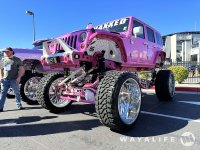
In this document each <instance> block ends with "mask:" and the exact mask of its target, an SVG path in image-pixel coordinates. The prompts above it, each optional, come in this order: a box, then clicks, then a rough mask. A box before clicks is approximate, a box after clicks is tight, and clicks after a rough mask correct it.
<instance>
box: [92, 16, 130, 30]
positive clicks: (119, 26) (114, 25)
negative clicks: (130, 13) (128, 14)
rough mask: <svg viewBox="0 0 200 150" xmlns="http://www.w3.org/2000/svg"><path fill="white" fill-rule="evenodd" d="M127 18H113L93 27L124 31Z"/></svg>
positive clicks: (127, 21)
mask: <svg viewBox="0 0 200 150" xmlns="http://www.w3.org/2000/svg"><path fill="white" fill-rule="evenodd" d="M128 25H129V18H122V19H118V20H114V21H111V22H108V23H105V24H102V25H99V26H97V27H95V29H100V30H109V31H114V32H125V31H127V30H128Z"/></svg>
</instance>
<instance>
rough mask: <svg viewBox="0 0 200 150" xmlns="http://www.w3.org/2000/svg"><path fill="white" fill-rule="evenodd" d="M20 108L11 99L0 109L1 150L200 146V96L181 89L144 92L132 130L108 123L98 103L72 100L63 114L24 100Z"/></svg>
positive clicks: (182, 149)
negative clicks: (165, 97) (171, 93)
mask: <svg viewBox="0 0 200 150" xmlns="http://www.w3.org/2000/svg"><path fill="white" fill-rule="evenodd" d="M23 105H24V107H25V108H26V109H25V110H17V109H16V106H15V101H14V99H7V101H6V105H5V110H4V112H0V145H1V146H0V150H15V149H16V150H18V149H20V150H58V149H59V150H129V149H130V150H133V149H148V150H155V149H162V150H165V149H176V150H179V149H180V150H184V149H190V150H193V149H194V150H197V149H199V148H200V128H199V127H200V94H195V93H191V94H183V93H177V94H176V95H175V98H174V100H173V101H171V102H160V101H158V99H157V98H156V96H155V93H154V91H153V90H144V93H143V99H142V108H141V114H140V116H139V118H138V120H137V122H136V124H135V126H134V128H133V129H131V130H130V131H128V132H124V133H116V132H113V131H111V130H110V129H109V128H107V127H105V126H103V125H102V124H101V123H100V122H99V120H98V118H97V117H96V113H95V108H94V105H91V104H83V103H73V105H72V106H71V107H70V109H69V110H68V111H66V112H64V113H61V114H53V113H50V112H49V111H48V110H45V109H43V108H41V107H40V106H39V105H27V104H25V103H23Z"/></svg>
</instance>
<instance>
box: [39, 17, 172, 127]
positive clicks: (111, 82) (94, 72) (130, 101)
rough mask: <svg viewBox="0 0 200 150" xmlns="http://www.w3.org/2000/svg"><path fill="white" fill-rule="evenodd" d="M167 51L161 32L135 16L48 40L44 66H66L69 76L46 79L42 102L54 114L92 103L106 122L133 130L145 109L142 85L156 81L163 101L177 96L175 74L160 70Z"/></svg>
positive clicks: (156, 89) (143, 86)
mask: <svg viewBox="0 0 200 150" xmlns="http://www.w3.org/2000/svg"><path fill="white" fill-rule="evenodd" d="M165 55H166V54H165V52H164V51H163V48H162V38H161V35H160V34H159V32H158V31H156V30H155V29H153V28H152V27H150V26H149V25H147V24H145V23H144V22H142V21H140V20H138V19H136V18H134V17H126V18H121V19H118V20H114V21H111V22H108V23H105V24H102V25H99V26H97V27H95V28H91V24H89V25H88V27H87V29H85V30H79V31H74V32H71V33H68V34H65V35H62V36H60V37H58V38H56V39H53V40H50V41H47V42H44V43H43V56H42V60H41V61H42V64H43V65H44V66H50V67H51V68H62V69H64V74H60V73H54V74H49V75H46V76H44V77H43V78H42V79H41V80H40V84H39V86H38V91H37V92H38V94H37V95H38V99H39V101H38V102H39V103H40V104H41V105H42V106H43V107H44V108H46V109H48V110H50V111H51V112H61V111H66V109H67V108H68V107H69V106H70V105H71V104H72V101H78V102H84V103H92V104H95V109H96V113H97V117H98V118H99V119H100V121H101V122H102V123H103V124H104V125H106V126H108V127H110V128H111V129H114V130H126V129H129V128H130V127H131V126H132V125H133V124H134V123H135V121H136V120H137V118H138V114H139V112H140V106H141V99H142V92H141V87H142V88H149V87H150V86H152V85H155V91H156V95H157V97H158V98H159V99H161V100H172V99H173V96H174V90H175V82H174V76H173V73H172V72H171V71H169V70H159V69H156V68H160V67H162V65H163V63H164V61H165ZM158 70H159V71H158ZM139 71H147V72H151V73H152V79H151V81H148V82H143V81H142V80H140V79H139V78H138V74H137V72H139Z"/></svg>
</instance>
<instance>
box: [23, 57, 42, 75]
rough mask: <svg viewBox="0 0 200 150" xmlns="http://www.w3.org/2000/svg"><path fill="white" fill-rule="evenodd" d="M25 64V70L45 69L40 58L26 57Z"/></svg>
mask: <svg viewBox="0 0 200 150" xmlns="http://www.w3.org/2000/svg"><path fill="white" fill-rule="evenodd" d="M23 64H24V67H25V70H35V71H36V72H38V73H42V72H44V69H43V66H42V64H41V62H40V60H36V59H25V60H23Z"/></svg>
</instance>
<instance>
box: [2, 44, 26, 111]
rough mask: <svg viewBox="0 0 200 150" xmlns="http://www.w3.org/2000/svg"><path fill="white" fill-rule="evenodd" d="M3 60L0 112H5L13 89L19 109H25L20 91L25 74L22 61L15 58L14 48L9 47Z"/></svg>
mask: <svg viewBox="0 0 200 150" xmlns="http://www.w3.org/2000/svg"><path fill="white" fill-rule="evenodd" d="M3 52H4V57H3V58H2V68H0V80H1V96H0V112H2V111H3V108H4V104H5V100H6V96H7V92H8V89H9V88H10V87H11V88H12V89H13V91H14V93H15V100H16V105H17V108H18V109H23V107H22V104H21V97H20V91H19V82H20V80H21V77H22V76H23V74H24V71H25V70H24V67H23V64H22V61H21V60H20V59H19V58H18V57H15V56H14V51H13V49H12V48H10V47H8V48H6V49H5V50H3Z"/></svg>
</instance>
